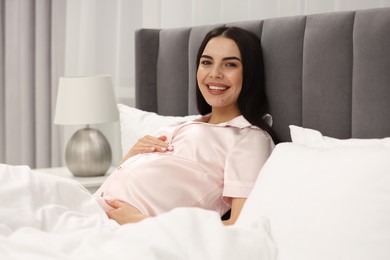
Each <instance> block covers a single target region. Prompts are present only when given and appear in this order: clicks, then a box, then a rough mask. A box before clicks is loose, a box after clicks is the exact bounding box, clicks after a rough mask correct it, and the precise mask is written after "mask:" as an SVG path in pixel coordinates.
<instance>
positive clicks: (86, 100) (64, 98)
mask: <svg viewBox="0 0 390 260" xmlns="http://www.w3.org/2000/svg"><path fill="white" fill-rule="evenodd" d="M118 119H119V115H118V109H117V106H116V99H115V95H114V91H113V87H112V80H111V77H110V76H94V77H61V78H60V80H59V87H58V95H57V104H56V111H55V117H54V124H58V125H86V127H85V128H83V129H80V130H78V131H76V132H75V133H74V134H73V136H72V137H71V138H70V140H69V143H68V144H67V146H66V151H65V162H66V165H67V167H68V168H69V170H70V171H71V172H72V174H73V175H74V176H80V177H87V176H100V175H104V174H105V173H106V172H107V170H108V169H109V168H110V166H111V160H112V152H111V147H110V144H109V143H108V141H107V139H106V138H105V137H104V135H103V134H102V133H101V132H100V131H99V130H98V129H94V128H91V127H90V126H89V125H90V124H101V123H108V122H113V121H117V120H118Z"/></svg>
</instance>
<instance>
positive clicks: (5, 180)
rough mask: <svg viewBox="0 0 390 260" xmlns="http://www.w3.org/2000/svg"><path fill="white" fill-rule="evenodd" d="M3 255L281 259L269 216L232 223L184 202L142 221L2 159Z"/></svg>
mask: <svg viewBox="0 0 390 260" xmlns="http://www.w3.org/2000/svg"><path fill="white" fill-rule="evenodd" d="M0 185H1V186H0V259H2V260H5V259H23V260H26V259H28V260H31V259H40V260H41V259H72V260H73V259H105V260H107V259H137V260H139V259H169V260H175V259H186V260H187V259H194V260H195V259H196V260H203V259H228V260H229V259H245V260H248V259H258V260H270V259H275V254H276V249H275V245H274V243H273V242H272V239H271V238H270V236H269V233H268V223H267V221H266V220H265V219H259V221H258V222H257V223H256V224H255V225H253V226H251V227H236V226H231V227H225V226H223V225H222V223H221V221H220V219H219V216H218V215H217V214H216V213H215V212H211V211H206V210H201V209H189V208H179V209H176V210H173V211H171V212H169V213H166V214H163V215H161V216H159V217H155V218H149V219H146V220H144V221H142V222H140V223H136V224H127V225H122V226H119V225H118V224H116V222H114V221H112V220H109V219H108V218H107V216H106V214H105V213H104V212H103V211H102V210H101V208H100V207H99V206H98V204H97V203H96V202H95V200H94V199H93V197H92V196H91V195H90V194H89V192H88V191H87V190H86V189H84V188H83V187H82V186H81V185H80V184H78V183H77V182H75V181H73V180H68V179H65V178H60V177H55V176H50V175H48V174H45V173H37V172H35V171H34V172H33V171H31V169H30V168H28V167H26V166H9V165H4V164H0Z"/></svg>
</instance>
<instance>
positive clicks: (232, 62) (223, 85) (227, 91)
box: [197, 36, 242, 111]
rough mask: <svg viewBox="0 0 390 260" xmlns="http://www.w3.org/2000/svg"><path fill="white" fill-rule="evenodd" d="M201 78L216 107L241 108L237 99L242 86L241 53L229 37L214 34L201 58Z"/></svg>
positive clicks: (206, 95)
mask: <svg viewBox="0 0 390 260" xmlns="http://www.w3.org/2000/svg"><path fill="white" fill-rule="evenodd" d="M197 80H198V85H199V89H200V91H201V93H202V95H203V97H204V98H205V100H206V102H207V103H208V104H209V105H210V106H211V107H212V108H213V111H214V110H215V109H225V110H228V111H229V110H230V109H233V110H234V111H238V107H237V99H238V96H239V94H240V92H241V88H242V63H241V54H240V50H239V48H238V46H237V44H236V43H235V42H234V41H233V40H231V39H228V38H225V37H222V36H219V37H215V38H212V39H211V40H210V41H209V42H208V43H207V45H206V47H205V49H204V51H203V53H202V55H201V58H200V62H199V67H198V72H197Z"/></svg>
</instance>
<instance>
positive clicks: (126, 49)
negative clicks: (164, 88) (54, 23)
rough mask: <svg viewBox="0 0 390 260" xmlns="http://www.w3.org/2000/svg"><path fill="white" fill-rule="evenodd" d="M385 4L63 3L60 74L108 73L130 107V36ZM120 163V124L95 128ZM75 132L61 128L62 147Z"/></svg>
mask: <svg viewBox="0 0 390 260" xmlns="http://www.w3.org/2000/svg"><path fill="white" fill-rule="evenodd" d="M388 6H390V0H333V1H332V0H82V1H80V0H68V5H67V21H68V22H67V35H66V55H65V56H66V66H65V75H66V76H72V75H93V74H111V75H112V76H113V80H114V82H113V83H114V88H115V92H116V95H117V97H118V102H120V103H124V104H127V105H134V92H135V91H134V82H135V80H134V32H135V30H136V29H138V28H141V27H143V28H172V27H185V26H193V25H204V24H217V23H224V22H234V21H245V20H253V19H266V18H271V17H279V16H291V15H300V14H312V13H321V12H331V11H344V10H355V9H363V8H376V7H388ZM97 127H98V128H99V129H101V130H102V131H103V133H104V134H105V135H106V136H107V137H108V139H109V141H110V143H111V146H112V148H113V153H114V163H117V162H118V161H119V159H120V156H121V155H120V139H119V124H118V123H112V124H107V125H102V126H97ZM76 129H77V127H72V128H71V127H66V129H65V131H64V142H67V140H68V139H69V137H70V135H71V134H72V133H73V132H74V131H75V130H76Z"/></svg>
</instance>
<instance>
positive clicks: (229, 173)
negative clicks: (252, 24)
mask: <svg viewBox="0 0 390 260" xmlns="http://www.w3.org/2000/svg"><path fill="white" fill-rule="evenodd" d="M252 56H253V57H252ZM197 64H198V69H197V83H198V88H197V91H198V96H197V98H198V105H199V106H198V108H199V112H200V113H201V114H202V116H201V117H200V118H198V119H195V120H193V121H188V122H186V123H180V124H177V125H173V126H169V127H166V128H163V129H161V130H160V131H159V133H158V134H157V135H156V136H145V137H144V138H141V139H140V140H139V141H138V142H137V143H136V144H135V145H134V146H133V147H132V148H131V149H130V151H129V152H128V154H127V155H126V156H125V157H124V158H123V160H122V164H121V165H120V166H119V167H118V168H117V170H116V171H114V172H113V173H112V174H111V175H110V177H109V178H108V179H107V181H106V182H105V183H103V185H102V186H101V187H100V189H99V190H98V191H97V192H96V193H95V195H94V196H95V198H96V199H97V200H98V201H99V203H100V205H101V206H102V207H103V208H104V210H105V211H106V212H107V214H108V216H109V217H110V218H112V219H114V220H116V221H117V222H118V223H121V224H123V223H128V222H137V221H140V220H142V219H144V218H146V217H151V216H157V215H159V214H161V213H164V212H167V211H170V210H172V209H174V208H177V207H199V208H203V209H208V210H213V211H216V212H218V213H219V214H220V215H221V216H223V215H224V214H225V213H226V212H227V211H229V210H231V214H230V218H229V219H228V220H226V221H225V222H224V223H225V224H233V223H234V222H235V221H236V219H237V218H238V216H239V214H240V212H241V209H242V207H243V205H244V203H245V200H246V198H247V197H248V196H249V193H250V191H251V189H252V187H253V185H254V182H255V180H256V179H257V175H258V173H259V171H260V169H261V168H262V166H263V164H264V163H265V161H266V160H267V158H268V157H269V155H270V154H271V152H272V150H273V148H274V146H275V144H274V140H273V139H272V137H271V136H273V133H272V131H271V129H270V128H269V126H268V125H267V124H266V123H265V122H264V121H263V119H262V117H261V114H259V113H258V112H259V111H260V112H264V113H266V112H267V102H266V97H265V93H264V85H263V75H262V73H258V70H259V68H262V55H261V46H260V41H259V39H258V38H257V37H256V36H255V35H254V34H252V33H250V32H248V31H246V30H244V29H240V28H236V27H230V28H227V27H221V28H217V29H214V30H212V31H210V32H209V34H207V36H206V37H205V38H204V41H203V43H202V44H201V47H200V49H199V52H198V60H197ZM252 65H255V67H252ZM255 69H256V71H257V73H255V72H254V70H255ZM249 93H250V94H249ZM254 155H256V156H254Z"/></svg>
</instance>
